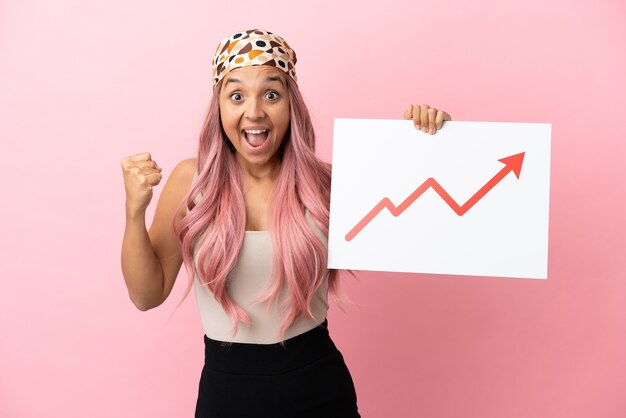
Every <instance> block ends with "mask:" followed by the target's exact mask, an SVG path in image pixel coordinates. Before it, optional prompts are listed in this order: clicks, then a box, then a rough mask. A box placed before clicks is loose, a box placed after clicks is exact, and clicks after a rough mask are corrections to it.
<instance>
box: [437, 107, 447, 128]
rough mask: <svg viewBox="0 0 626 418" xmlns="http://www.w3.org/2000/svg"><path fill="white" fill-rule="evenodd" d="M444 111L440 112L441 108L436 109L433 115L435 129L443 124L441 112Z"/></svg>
mask: <svg viewBox="0 0 626 418" xmlns="http://www.w3.org/2000/svg"><path fill="white" fill-rule="evenodd" d="M444 113H445V112H442V111H441V110H438V111H437V116H436V117H435V125H436V126H437V129H441V127H442V126H443V114H444Z"/></svg>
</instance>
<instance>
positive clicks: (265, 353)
mask: <svg viewBox="0 0 626 418" xmlns="http://www.w3.org/2000/svg"><path fill="white" fill-rule="evenodd" d="M204 347H205V348H204V354H205V358H204V364H205V367H207V368H209V369H211V370H214V371H219V372H225V373H241V374H280V373H284V372H287V371H290V370H293V369H296V368H299V367H302V366H305V365H306V364H308V363H312V362H314V361H315V360H318V359H319V358H321V357H324V356H325V355H328V354H330V353H332V352H334V351H336V350H337V348H336V347H335V344H334V343H333V341H332V340H331V338H330V335H329V333H328V319H325V320H324V322H322V323H321V324H320V325H318V326H316V327H315V328H313V329H311V330H309V331H306V332H304V333H302V334H299V335H296V336H295V337H291V338H288V339H286V340H285V341H284V345H281V344H280V343H274V344H254V343H229V344H225V343H224V342H223V341H218V340H213V339H211V338H208V337H207V336H206V335H205V336H204Z"/></svg>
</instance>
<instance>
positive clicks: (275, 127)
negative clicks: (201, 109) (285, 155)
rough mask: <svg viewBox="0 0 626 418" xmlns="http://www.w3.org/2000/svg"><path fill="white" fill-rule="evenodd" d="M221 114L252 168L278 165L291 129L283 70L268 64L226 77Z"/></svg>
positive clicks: (244, 161) (241, 155) (242, 160)
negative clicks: (280, 153)
mask: <svg viewBox="0 0 626 418" xmlns="http://www.w3.org/2000/svg"><path fill="white" fill-rule="evenodd" d="M219 100H220V118H221V121H222V126H223V127H224V131H225V132H226V135H227V136H228V138H229V139H230V141H231V142H232V144H233V145H234V147H235V150H236V151H237V159H238V161H239V163H240V164H242V165H243V166H244V167H245V168H248V169H249V171H251V170H254V171H258V170H259V169H261V170H264V169H267V168H269V169H274V168H276V167H277V166H278V165H279V164H280V159H279V155H278V153H277V151H278V149H279V148H280V145H281V144H282V142H283V139H284V137H285V135H286V133H287V129H289V94H288V91H287V81H286V80H285V75H284V73H283V72H282V71H280V70H278V69H276V68H273V67H270V66H267V65H259V66H251V67H241V68H237V69H235V70H233V71H231V72H230V73H228V74H227V75H226V76H225V77H224V79H223V80H222V89H221V92H220V98H219Z"/></svg>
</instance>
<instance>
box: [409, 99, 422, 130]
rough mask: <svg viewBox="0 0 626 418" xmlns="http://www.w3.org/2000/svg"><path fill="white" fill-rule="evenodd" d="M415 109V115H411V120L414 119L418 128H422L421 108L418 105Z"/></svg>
mask: <svg viewBox="0 0 626 418" xmlns="http://www.w3.org/2000/svg"><path fill="white" fill-rule="evenodd" d="M412 107H413V114H412V115H411V118H412V119H413V123H414V124H415V126H416V127H418V128H419V127H420V126H421V125H420V107H419V106H418V105H415V106H412Z"/></svg>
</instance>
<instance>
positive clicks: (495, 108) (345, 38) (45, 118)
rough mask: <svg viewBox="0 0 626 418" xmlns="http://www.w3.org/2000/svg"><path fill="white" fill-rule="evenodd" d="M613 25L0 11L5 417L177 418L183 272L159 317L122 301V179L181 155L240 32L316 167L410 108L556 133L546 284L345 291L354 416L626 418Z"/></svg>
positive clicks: (135, 7) (527, 12) (625, 290)
mask: <svg viewBox="0 0 626 418" xmlns="http://www.w3.org/2000/svg"><path fill="white" fill-rule="evenodd" d="M625 4H626V3H624V2H623V1H607V0H605V1H597V2H591V1H586V2H583V1H565V0H560V1H555V0H554V1H545V0H544V1H535V0H532V1H523V2H519V1H518V2H503V1H495V0H493V1H488V0H479V1H472V2H466V1H462V0H449V1H446V2H433V1H428V2H426V1H412V2H408V1H384V2H383V1H380V2H375V3H369V4H368V3H366V2H363V1H352V0H351V1H341V0H337V1H334V2H331V1H327V0H324V1H317V2H298V3H297V2H294V1H265V2H255V1H248V0H245V1H240V2H208V1H199V0H195V1H183V2H174V1H154V0H150V1H148V0H142V1H120V0H109V1H94V0H91V1H86V0H56V1H54V2H53V1H43V0H39V1H36V0H19V1H18V0H2V2H0V139H1V141H2V147H1V153H2V154H1V160H0V161H1V164H0V175H1V178H2V206H1V207H2V216H1V217H0V222H1V225H0V228H1V233H0V257H1V268H2V269H1V274H2V291H1V292H0V309H1V313H0V333H1V334H0V335H1V337H0V338H1V340H0V416H2V417H12V418H13V417H15V418H21V417H65V418H70V417H81V418H82V417H138V418H141V417H168V418H169V417H189V416H192V413H193V410H194V406H195V398H196V394H197V385H198V379H199V374H200V370H201V367H202V361H203V358H202V349H203V345H202V329H201V325H200V322H199V318H198V314H197V312H196V306H195V301H194V300H193V297H190V298H189V299H187V300H186V301H185V303H184V304H183V306H182V307H181V308H180V309H179V310H178V311H177V312H176V313H175V314H174V315H173V316H171V314H172V312H173V310H174V306H175V304H176V302H178V300H179V298H180V296H181V294H182V290H183V289H184V282H185V280H186V277H185V273H184V271H181V274H180V276H179V281H178V283H177V284H176V287H175V289H174V292H173V294H172V297H171V298H170V299H169V300H168V301H167V302H166V303H165V304H164V305H163V306H161V307H159V308H158V309H155V310H153V311H149V312H146V313H142V312H140V311H138V310H136V309H135V308H134V306H133V305H132V303H131V302H130V300H129V299H128V296H127V293H126V288H125V286H124V281H123V278H122V274H121V267H120V250H121V242H122V236H123V231H124V198H125V197H124V187H123V182H122V174H121V168H120V161H121V159H122V157H125V156H128V155H132V154H136V153H139V152H144V151H149V152H151V153H152V156H153V158H154V159H155V160H156V161H157V162H158V163H159V165H160V166H161V167H163V168H164V170H163V174H164V176H169V173H170V172H171V170H172V168H173V167H174V165H175V164H176V163H177V162H178V161H180V160H182V159H184V158H188V157H191V156H194V152H195V150H196V142H197V135H198V133H199V129H200V124H201V121H202V118H203V114H204V112H205V111H206V108H207V104H208V101H209V98H210V91H211V90H210V83H211V81H210V80H211V68H210V60H211V58H212V54H213V52H214V50H215V48H216V46H217V43H218V42H219V40H220V39H221V38H222V37H224V36H226V35H228V34H231V33H232V32H235V31H238V30H242V29H248V28H252V27H261V28H266V29H269V30H271V31H274V32H276V33H278V34H280V35H282V36H284V37H285V39H287V41H288V42H289V43H290V44H291V46H292V47H293V48H294V49H295V50H296V52H297V54H298V64H297V67H296V68H297V72H298V77H299V80H300V82H299V84H300V87H301V90H302V92H303V94H304V96H305V99H306V100H307V102H308V104H309V106H310V110H311V112H312V116H313V119H314V123H315V124H316V127H317V132H318V136H319V154H320V155H321V156H322V157H323V158H324V159H326V160H330V157H331V146H332V123H333V118H334V117H357V118H401V117H402V114H403V112H404V110H405V108H406V107H407V106H408V105H409V104H410V103H414V104H422V103H428V104H430V105H431V106H434V107H439V108H441V109H444V110H446V111H448V112H449V113H450V114H451V115H452V117H453V119H455V120H474V121H504V122H548V123H552V169H551V174H552V177H551V201H550V233H549V234H550V243H549V269H548V274H549V279H548V280H547V281H541V280H523V279H505V278H484V277H463V276H435V275H419V274H381V273H366V272H363V273H359V275H358V280H355V279H353V278H350V277H349V276H347V277H345V278H344V280H343V283H344V289H345V290H346V292H347V293H348V294H349V295H350V296H351V298H352V299H353V300H354V301H355V302H356V304H355V305H353V306H350V307H348V310H347V313H346V314H344V313H342V312H341V311H339V310H338V309H337V308H336V307H334V306H333V307H332V308H331V311H330V313H329V324H330V330H331V335H332V336H333V338H334V339H335V341H336V343H337V345H338V346H339V348H340V349H341V350H342V352H343V354H344V357H345V359H346V362H347V364H348V366H349V367H350V369H351V371H352V374H353V377H354V380H355V384H356V388H357V393H358V399H359V406H360V409H361V412H362V415H363V416H364V417H374V418H375V417H480V418H500V417H520V418H521V417H568V418H579V417H580V418H582V417H600V418H621V417H624V416H626V336H625V334H626V282H625V280H624V279H625V277H626V257H625V255H626V254H625V253H626V240H625V238H624V235H625V232H626V222H625V220H624V213H625V211H626V187H624V183H625V182H624V180H625V179H626V169H625V160H626V146H625V145H624V143H625V141H626V125H625V124H624V122H623V117H624V109H626V99H625V97H626V95H625V93H626V89H625V81H624V74H626V42H625V41H626V29H625V28H626V26H625V25H624V18H625V17H626V6H625ZM166 178H167V177H166ZM162 184H163V183H162ZM161 187H162V186H159V187H157V189H156V193H155V197H154V199H153V202H152V204H151V206H150V209H149V212H148V217H147V222H148V225H150V223H151V221H152V216H153V213H154V206H155V202H156V199H157V198H158V195H159V193H160V190H161ZM513 239H514V238H513Z"/></svg>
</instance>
